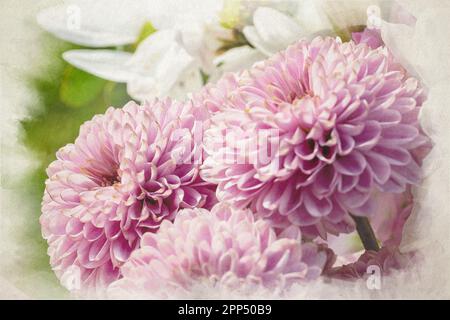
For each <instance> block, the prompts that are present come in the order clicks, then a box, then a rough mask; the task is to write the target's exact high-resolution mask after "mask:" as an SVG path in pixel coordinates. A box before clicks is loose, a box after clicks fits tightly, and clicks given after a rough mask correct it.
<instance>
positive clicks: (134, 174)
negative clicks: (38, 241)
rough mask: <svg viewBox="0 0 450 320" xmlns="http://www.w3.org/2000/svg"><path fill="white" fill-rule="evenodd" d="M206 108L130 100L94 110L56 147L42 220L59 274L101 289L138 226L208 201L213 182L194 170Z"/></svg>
mask: <svg viewBox="0 0 450 320" xmlns="http://www.w3.org/2000/svg"><path fill="white" fill-rule="evenodd" d="M206 115H207V113H205V112H204V111H203V110H201V109H197V108H194V107H192V105H191V104H181V103H175V102H174V103H172V102H171V101H170V100H164V101H154V102H153V103H150V104H145V105H143V106H139V105H137V104H135V103H134V102H130V103H128V104H127V105H126V106H124V107H123V108H122V109H114V108H110V109H108V110H107V112H106V114H105V115H100V116H95V117H94V118H93V119H92V120H91V121H88V122H87V123H85V124H84V125H83V126H82V127H81V129H80V135H79V137H78V138H77V139H76V141H75V143H74V144H69V145H67V146H65V147H64V148H62V149H61V150H59V151H58V153H57V160H56V161H54V162H53V163H52V164H50V166H49V167H48V169H47V174H48V177H49V179H48V180H47V182H46V190H45V194H44V199H43V203H42V216H41V218H40V222H41V225H42V233H43V236H44V238H45V239H47V241H48V243H49V250H48V253H49V255H50V263H51V265H52V267H53V269H54V271H55V272H56V274H57V276H58V277H59V278H60V279H66V278H73V277H79V278H80V279H79V286H80V289H85V288H86V289H89V288H93V287H96V288H101V287H103V286H105V285H107V284H109V283H110V282H112V281H113V280H115V279H117V278H118V277H119V276H120V271H119V268H120V266H121V265H122V264H123V263H124V262H125V261H126V260H127V259H128V257H129V255H130V253H131V252H132V251H133V250H135V249H136V248H138V247H139V243H140V238H141V237H142V235H143V234H144V233H146V232H155V231H156V230H157V229H158V228H159V226H160V224H161V222H162V221H163V220H165V219H168V220H172V219H174V217H175V215H176V214H177V212H178V210H179V209H180V208H196V207H208V208H209V207H211V206H212V204H213V202H214V201H215V195H214V187H213V186H212V185H210V184H208V183H205V182H204V181H203V180H202V179H201V178H200V176H199V165H200V160H201V153H202V151H201V149H200V141H201V133H199V136H198V137H196V133H195V132H196V130H198V128H201V126H199V127H197V126H198V125H199V122H201V121H203V120H204V119H203V118H202V117H204V116H206ZM67 273H71V274H69V275H68V274H67ZM72 281H74V283H75V282H76V281H77V280H76V279H72ZM73 289H77V288H73Z"/></svg>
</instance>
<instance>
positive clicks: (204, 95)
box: [192, 73, 239, 114]
mask: <svg viewBox="0 0 450 320" xmlns="http://www.w3.org/2000/svg"><path fill="white" fill-rule="evenodd" d="M238 85H239V74H235V73H227V74H225V75H223V77H222V78H220V79H219V80H218V81H217V83H208V84H207V85H205V86H204V87H203V88H202V89H201V90H200V91H199V92H196V93H194V94H193V96H192V102H193V104H194V105H196V106H204V107H206V109H207V110H208V111H209V112H210V114H216V113H218V112H220V111H222V110H223V109H224V107H225V106H226V104H227V101H228V100H229V99H230V94H231V93H232V92H233V91H234V90H235V89H236V88H237V87H238Z"/></svg>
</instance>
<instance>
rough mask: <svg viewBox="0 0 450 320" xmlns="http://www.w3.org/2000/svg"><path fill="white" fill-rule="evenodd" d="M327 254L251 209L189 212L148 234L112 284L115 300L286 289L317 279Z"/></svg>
mask: <svg viewBox="0 0 450 320" xmlns="http://www.w3.org/2000/svg"><path fill="white" fill-rule="evenodd" d="M326 262H327V252H326V250H322V248H320V247H318V246H316V245H315V244H313V243H303V244H302V243H301V234H300V230H299V229H298V228H297V227H294V226H292V227H290V228H288V229H286V230H285V231H284V232H283V233H282V234H280V235H277V234H276V233H275V231H274V230H273V229H272V228H271V226H270V224H269V223H268V222H267V221H264V220H255V218H254V214H253V213H252V212H250V211H249V210H236V209H233V208H231V207H230V206H228V205H226V204H218V205H216V206H215V207H214V208H213V209H212V211H211V212H209V211H207V210H205V209H192V210H191V209H185V210H183V211H181V212H180V213H179V214H178V216H177V218H176V219H175V221H174V222H173V223H171V222H169V221H164V222H163V223H162V224H161V228H160V229H159V231H158V232H157V233H155V234H153V233H148V234H146V235H144V237H143V239H142V243H141V248H140V249H139V250H137V251H135V252H133V254H132V255H131V257H130V259H129V260H128V262H127V263H125V265H124V266H123V267H122V272H123V278H122V279H120V280H118V281H116V282H114V283H113V284H111V286H110V287H109V289H108V292H109V296H110V297H114V298H127V297H128V298H137V297H138V298H161V297H174V296H177V295H183V294H189V292H190V290H191V289H192V288H193V287H195V286H197V287H199V286H200V287H201V284H203V286H204V287H207V288H208V287H209V288H211V286H212V287H215V288H219V289H223V290H240V291H241V292H244V291H245V292H247V291H248V290H250V292H252V291H253V290H261V289H262V288H266V289H267V288H269V289H273V290H283V289H286V288H287V287H288V286H289V285H290V284H292V283H294V282H300V283H301V282H304V281H307V280H312V279H316V278H317V277H318V276H319V275H320V274H321V272H322V270H323V268H324V266H325V264H326Z"/></svg>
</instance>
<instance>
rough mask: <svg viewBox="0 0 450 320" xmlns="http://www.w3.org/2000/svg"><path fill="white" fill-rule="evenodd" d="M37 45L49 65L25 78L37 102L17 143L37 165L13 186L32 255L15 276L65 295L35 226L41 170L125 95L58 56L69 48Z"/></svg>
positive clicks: (53, 41)
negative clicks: (39, 280) (36, 279)
mask: <svg viewBox="0 0 450 320" xmlns="http://www.w3.org/2000/svg"><path fill="white" fill-rule="evenodd" d="M41 44H42V46H44V48H47V51H48V53H47V56H48V59H49V61H50V63H49V64H48V65H46V66H43V67H40V69H39V70H38V72H37V74H38V76H28V79H27V80H26V83H27V90H31V91H34V92H35V93H36V94H37V96H38V99H37V100H36V101H35V103H34V104H33V105H31V106H29V110H32V111H31V114H30V116H29V117H28V118H27V119H25V120H23V121H22V122H21V141H22V142H23V143H24V145H25V146H26V147H27V148H28V149H29V150H31V151H32V153H33V157H34V158H35V159H36V160H38V161H39V164H40V165H39V167H38V168H37V169H36V170H34V171H33V172H30V173H29V174H28V175H27V176H26V177H25V178H24V179H23V180H22V181H20V186H19V188H18V190H20V192H21V194H24V195H26V201H27V207H29V208H30V212H28V211H27V212H25V211H26V210H24V209H21V210H19V211H18V213H19V214H25V215H28V216H27V221H29V222H28V225H27V226H24V230H23V234H22V235H19V237H21V238H22V239H21V240H20V241H22V243H23V244H24V246H26V247H27V252H30V253H31V254H28V255H27V256H26V257H24V258H23V259H22V260H23V261H21V265H20V270H18V271H17V273H19V272H20V273H21V274H44V275H45V276H44V277H45V281H46V282H48V281H49V280H48V278H51V279H52V280H53V281H54V282H53V283H54V285H53V288H52V290H53V291H54V292H53V294H55V296H60V295H61V293H63V292H64V291H61V287H60V286H59V284H58V283H57V280H56V278H55V277H54V276H53V274H52V272H51V270H50V265H49V261H48V256H47V254H46V251H47V244H46V242H45V240H43V239H42V236H41V230H40V225H39V216H40V204H41V200H42V195H43V192H44V188H45V179H46V174H45V169H46V168H47V166H48V165H49V164H50V162H52V161H53V160H55V153H56V151H57V150H58V149H59V148H61V147H63V146H64V145H66V144H68V143H72V142H74V140H75V138H76V137H77V135H78V132H79V129H80V126H81V125H82V124H83V123H84V122H85V121H87V120H89V119H91V118H92V117H93V116H94V115H96V114H101V113H104V112H105V110H106V109H107V108H108V107H109V106H115V107H120V106H123V105H124V104H125V103H126V102H127V101H129V100H130V97H129V96H128V95H127V93H126V85H125V84H117V83H113V82H109V81H106V80H103V79H100V78H97V77H95V76H93V75H90V74H88V73H85V72H83V71H80V70H78V69H76V68H74V67H72V66H70V65H68V64H67V63H66V62H64V61H63V60H62V58H61V54H62V52H64V51H66V50H69V49H73V48H75V47H74V46H72V45H70V44H67V43H63V42H61V41H59V40H56V39H54V38H50V37H45V39H44V40H43V41H41ZM18 281H19V283H18V285H19V287H22V289H24V290H28V291H32V292H33V294H34V295H36V293H37V292H38V291H39V289H38V288H27V284H26V282H27V281H25V280H24V281H22V282H20V281H21V280H20V279H19V280H18ZM16 282H17V281H16ZM28 286H29V285H28ZM46 289H48V288H46ZM37 296H39V294H38V293H37ZM63 296H64V295H63ZM43 297H45V296H43Z"/></svg>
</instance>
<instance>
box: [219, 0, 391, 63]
mask: <svg viewBox="0 0 450 320" xmlns="http://www.w3.org/2000/svg"><path fill="white" fill-rule="evenodd" d="M290 3H291V6H290V7H289V9H290V11H289V10H286V9H287V8H286V7H283V8H280V7H278V6H277V4H278V1H265V2H264V5H265V6H261V7H258V8H255V10H253V11H252V12H253V15H252V17H253V24H251V22H248V25H246V26H244V27H243V33H244V35H245V37H246V38H247V40H248V42H249V43H250V44H251V45H252V46H253V47H254V49H253V50H246V51H245V52H239V53H242V54H243V58H244V60H245V61H246V64H248V63H249V61H250V59H253V62H256V61H258V60H260V59H261V58H260V55H259V56H258V55H257V54H256V53H255V51H257V52H259V53H260V54H262V55H263V56H271V55H273V54H274V53H276V52H278V51H280V50H283V49H285V48H286V47H287V46H288V45H290V44H291V43H293V42H295V41H297V40H299V39H301V38H313V37H314V36H316V35H319V34H321V35H336V32H337V33H339V32H342V31H346V29H347V28H349V27H355V26H363V25H367V22H368V13H370V12H368V10H374V11H375V15H379V16H380V18H382V17H383V16H385V15H387V13H388V12H389V8H390V5H391V2H386V1H381V0H353V1H348V0H347V1H342V0H298V1H294V2H290ZM292 3H294V4H295V6H293V5H292ZM244 16H245V15H244ZM237 50H239V49H237V48H236V49H231V50H230V52H227V53H226V54H227V55H228V57H226V58H224V59H221V58H218V59H217V61H221V62H223V60H225V61H226V62H228V63H229V64H230V65H233V66H234V69H239V66H238V64H237V61H234V60H231V61H229V60H230V59H229V57H234V56H238V53H234V52H233V51H237ZM227 58H228V59H227ZM257 59H258V60H257Z"/></svg>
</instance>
